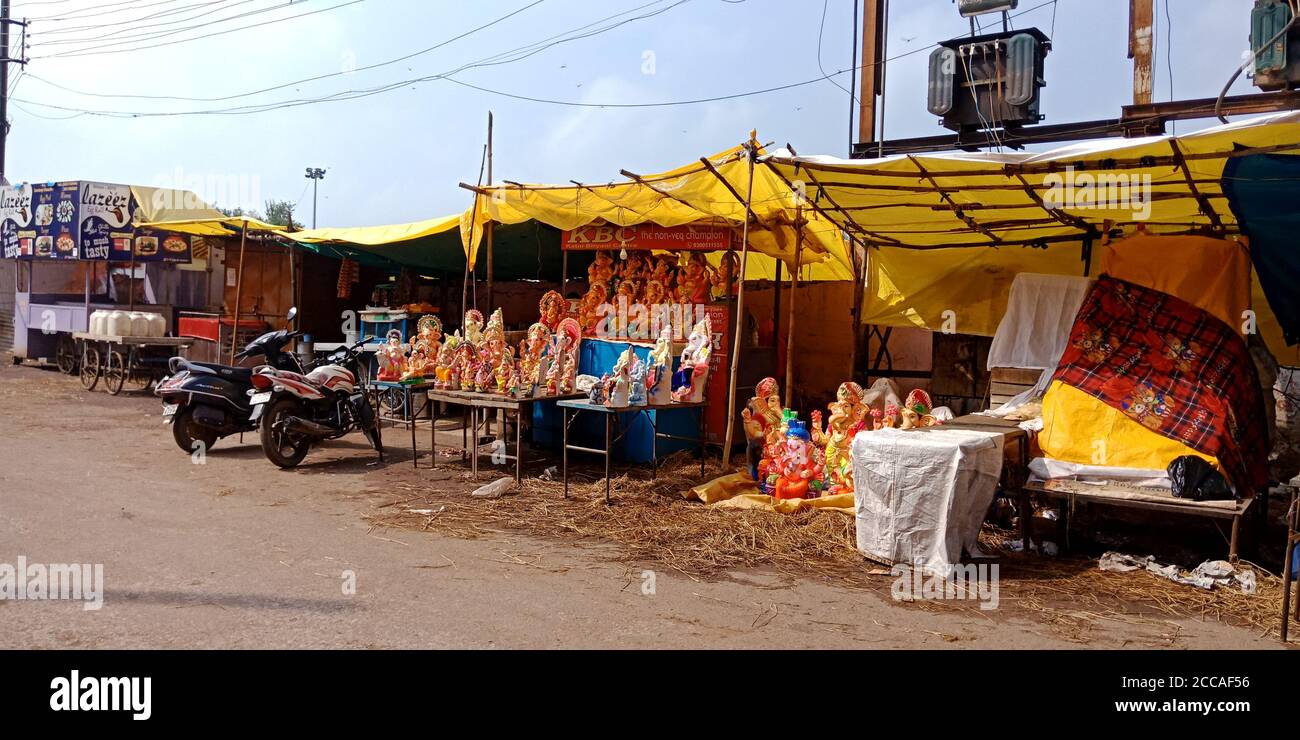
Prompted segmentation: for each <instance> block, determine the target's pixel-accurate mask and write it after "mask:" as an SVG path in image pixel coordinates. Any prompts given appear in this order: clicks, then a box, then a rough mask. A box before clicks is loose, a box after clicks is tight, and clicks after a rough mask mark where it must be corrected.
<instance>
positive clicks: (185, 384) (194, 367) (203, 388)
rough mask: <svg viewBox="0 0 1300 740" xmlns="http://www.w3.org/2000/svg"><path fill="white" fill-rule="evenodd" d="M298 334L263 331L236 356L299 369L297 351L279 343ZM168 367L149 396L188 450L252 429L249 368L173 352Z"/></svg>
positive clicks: (254, 427)
mask: <svg viewBox="0 0 1300 740" xmlns="http://www.w3.org/2000/svg"><path fill="white" fill-rule="evenodd" d="M297 315H298V309H296V308H292V309H290V310H289V315H288V320H289V321H290V322H292V321H293V319H294V317H296V316H297ZM301 334H302V333H301V332H298V331H289V330H287V329H281V330H280V331H273V332H268V333H266V334H263V335H262V336H260V337H258V338H257V339H254V340H253V341H252V342H249V344H248V346H247V347H245V348H244V351H243V352H240V353H239V354H237V355H235V361H236V362H241V361H243V360H245V359H248V358H250V357H264V358H266V363H265V364H267V365H270V366H271V367H274V368H276V369H279V370H288V371H290V372H296V373H300V372H302V371H303V367H302V363H301V362H299V361H298V357H297V355H295V354H293V353H292V352H286V351H284V348H285V346H286V345H288V344H289V342H291V341H293V340H294V339H296V338H297V337H299V336H301ZM168 369H169V371H170V375H169V376H168V377H166V378H164V379H163V380H162V382H161V383H159V384H158V386H157V387H156V388H155V389H154V395H155V396H158V397H159V398H161V399H162V402H163V410H162V415H163V420H164V421H167V422H171V425H172V438H173V439H175V440H176V446H178V447H180V448H181V449H182V450H185V452H187V453H193V452H195V451H196V450H198V449H203V450H204V451H207V450H210V449H212V446H213V445H214V444H216V443H217V440H219V439H221V438H222V437H229V436H230V435H232V434H242V433H244V432H252V431H256V430H257V422H256V421H255V420H252V419H250V417H251V416H252V406H251V405H250V403H249V394H250V393H251V391H252V389H253V368H251V367H237V366H231V365H221V364H218V363H215V362H193V361H191V360H187V359H185V358H184V357H173V358H171V360H170V361H169V366H168ZM200 444H201V445H202V447H201V448H200Z"/></svg>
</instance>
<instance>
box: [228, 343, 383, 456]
mask: <svg viewBox="0 0 1300 740" xmlns="http://www.w3.org/2000/svg"><path fill="white" fill-rule="evenodd" d="M372 341H375V340H374V339H373V338H369V339H362V340H361V341H360V342H357V343H356V344H354V345H352V346H351V347H348V348H346V349H341V350H338V351H337V352H335V353H333V354H331V355H330V356H328V357H327V358H325V359H324V360H323V361H322V363H321V364H319V365H317V366H316V367H314V368H313V369H312V370H311V371H310V372H308V373H307V374H305V375H304V374H302V373H300V372H292V371H288V370H279V369H276V368H273V367H259V368H257V370H256V371H255V372H254V373H253V378H252V383H253V388H254V391H255V392H254V394H253V396H252V397H251V398H250V404H251V405H252V409H253V411H252V415H251V416H250V419H249V422H250V423H252V424H258V423H259V422H260V432H259V433H260V435H261V440H262V452H264V453H265V454H266V458H267V459H268V460H270V461H271V462H273V463H275V464H276V465H278V466H279V467H281V468H292V467H295V466H296V465H298V463H300V462H302V459H303V458H304V457H306V455H307V451H308V450H310V449H311V447H312V445H315V444H319V443H321V442H324V441H326V440H330V439H337V438H339V437H342V436H343V435H345V434H347V433H348V432H351V431H353V430H356V429H359V430H361V432H362V433H363V434H365V435H366V439H367V440H369V441H370V444H371V446H373V447H374V448H375V450H376V451H377V452H378V453H379V459H380V460H383V459H384V445H383V442H382V440H381V439H380V436H379V423H378V419H377V418H376V416H375V410H374V408H373V407H372V406H371V405H370V397H369V396H368V395H366V393H365V392H364V391H363V390H362V389H361V387H360V385H359V384H358V381H357V379H358V378H360V377H361V374H362V369H361V360H360V357H361V347H362V345H364V344H366V343H367V342H372Z"/></svg>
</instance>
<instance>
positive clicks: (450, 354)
mask: <svg viewBox="0 0 1300 740" xmlns="http://www.w3.org/2000/svg"><path fill="white" fill-rule="evenodd" d="M460 342H461V339H460V332H456V333H455V334H452V335H451V336H449V337H447V341H445V342H443V343H442V347H441V348H439V350H438V358H437V360H435V362H434V365H433V377H434V387H436V388H441V389H443V390H446V389H447V388H450V387H451V366H452V364H453V363H455V361H456V348H457V347H459V346H460Z"/></svg>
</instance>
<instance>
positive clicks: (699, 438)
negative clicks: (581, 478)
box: [556, 400, 708, 503]
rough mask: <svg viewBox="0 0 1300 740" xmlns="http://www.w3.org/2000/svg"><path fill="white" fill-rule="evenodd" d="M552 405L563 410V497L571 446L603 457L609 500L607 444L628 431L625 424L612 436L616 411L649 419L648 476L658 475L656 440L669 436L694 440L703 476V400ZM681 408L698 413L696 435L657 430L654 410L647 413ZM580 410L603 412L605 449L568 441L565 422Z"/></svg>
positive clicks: (578, 401)
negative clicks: (641, 415)
mask: <svg viewBox="0 0 1300 740" xmlns="http://www.w3.org/2000/svg"><path fill="white" fill-rule="evenodd" d="M556 405H558V406H559V407H560V410H561V412H562V413H563V418H562V422H563V424H562V426H563V427H564V497H565V498H568V497H569V450H573V451H575V452H587V453H590V454H593V455H600V456H602V457H604V458H605V503H609V502H610V497H609V487H610V462H611V458H612V457H613V453H612V452H611V451H610V448H611V447H612V446H613V445H614V443H616V442H618V441H619V440H621V439H622V438H623V437H624V436H625V435H626V434H627V431H628V430H627V428H624V429H623V430H622V431H620V432H619V434H618V435H617V436H614V426H615V425H616V424H617V423H618V416H619V414H628V413H642V414H645V417H646V420H647V421H649V422H650V427H651V429H653V430H654V438H653V441H652V442H651V452H650V456H651V467H650V474H651V475H652V476H655V475H658V473H659V440H661V439H673V440H678V441H682V442H694V443H695V444H696V447H697V449H698V450H699V453H700V476H701V477H703V476H704V460H705V454H704V451H705V447H706V446H707V445H708V439H707V438H706V436H705V432H704V408H705V402H704V401H699V402H696V403H670V404H664V405H662V406H626V407H623V408H613V407H610V406H606V405H604V404H598V403H592V402H590V401H585V400H572V401H560V402H559V403H558V404H556ZM681 409H696V416H697V417H698V419H697V424H698V426H697V429H698V432H697V435H696V436H695V437H693V438H692V437H684V436H681V435H677V434H668V433H666V432H660V431H659V424H658V414H651V413H649V412H651V411H677V410H681ZM584 411H586V412H590V413H597V414H603V415H604V417H605V449H603V450H602V449H597V448H594V447H582V446H580V445H571V444H569V426H570V425H571V424H572V423H573V420H575V419H577V418H578V415H579V414H581V413H582V412H584ZM630 426H631V425H629V428H630Z"/></svg>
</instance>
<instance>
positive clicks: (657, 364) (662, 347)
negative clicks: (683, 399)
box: [645, 322, 673, 406]
mask: <svg viewBox="0 0 1300 740" xmlns="http://www.w3.org/2000/svg"><path fill="white" fill-rule="evenodd" d="M648 365H649V367H647V368H646V380H645V384H646V394H647V402H648V403H649V405H651V406H667V405H668V404H669V403H672V400H673V388H672V379H671V375H672V369H673V328H672V326H671V325H669V324H668V323H667V322H665V323H664V327H663V329H662V330H661V331H660V332H659V339H658V340H656V341H655V346H654V349H652V350H650V357H649V358H648Z"/></svg>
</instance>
